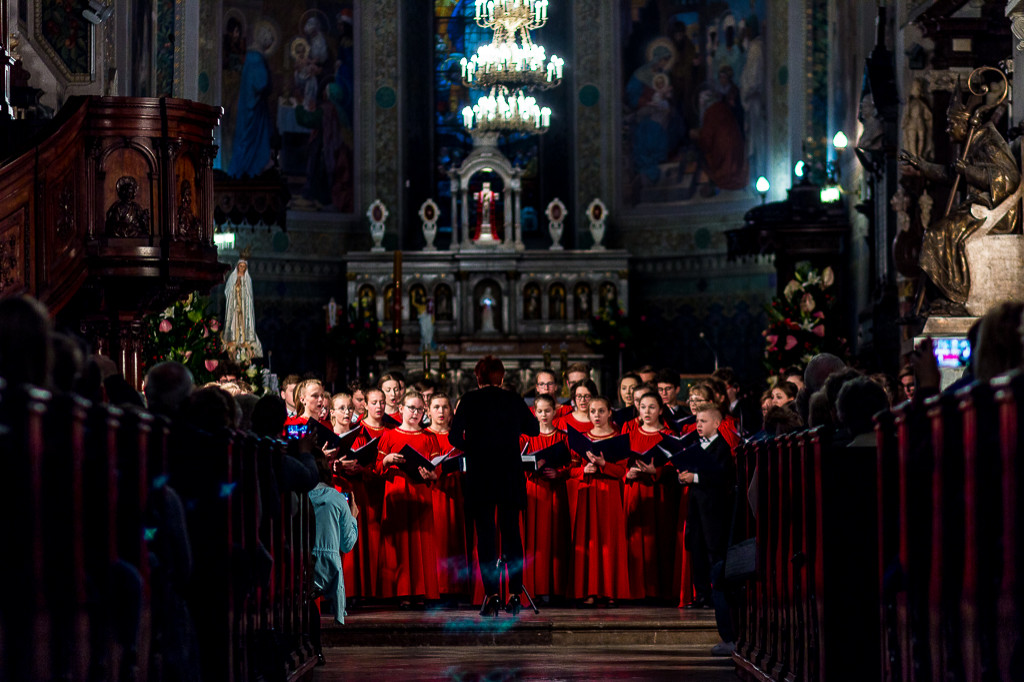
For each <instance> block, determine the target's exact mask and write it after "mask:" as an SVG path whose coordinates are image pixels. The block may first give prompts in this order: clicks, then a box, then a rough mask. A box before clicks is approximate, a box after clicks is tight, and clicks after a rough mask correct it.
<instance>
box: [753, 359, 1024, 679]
mask: <svg viewBox="0 0 1024 682" xmlns="http://www.w3.org/2000/svg"><path fill="white" fill-rule="evenodd" d="M1022 409H1024V374H1022V373H1020V372H1015V373H1011V374H1009V375H1006V376H1004V377H1000V378H998V379H996V380H994V381H993V382H991V383H990V384H986V383H976V384H974V385H972V386H971V387H969V388H968V389H964V390H963V391H961V392H959V393H957V394H956V395H939V396H936V397H934V398H931V399H929V400H928V401H926V402H925V403H924V404H923V405H914V404H911V403H906V404H903V405H901V406H899V407H897V408H896V409H895V410H894V411H893V412H892V413H882V414H880V415H878V416H877V417H876V432H875V436H876V438H875V446H874V447H871V448H868V447H861V448H851V447H836V446H834V445H833V444H832V443H831V442H830V441H829V438H828V437H827V434H826V433H825V432H824V431H822V430H812V431H806V432H802V433H798V434H792V435H788V436H782V437H778V438H775V439H772V440H769V441H763V442H759V443H752V444H745V445H743V446H741V447H740V448H739V449H738V451H737V457H738V460H737V464H738V467H737V470H738V473H739V476H740V483H741V484H742V485H743V486H744V489H746V485H747V484H749V482H750V480H751V478H752V476H753V471H754V467H755V466H756V467H757V472H758V473H757V477H758V490H759V498H758V509H757V517H756V521H754V519H753V517H750V518H748V519H747V520H746V522H745V524H746V525H745V526H744V525H742V524H743V523H744V522H742V521H741V526H740V530H741V531H742V530H746V531H747V534H748V535H749V536H753V535H756V537H757V544H758V559H759V573H758V576H757V577H756V578H755V579H753V580H751V581H749V582H748V584H747V585H746V589H745V590H744V597H745V598H744V600H743V605H742V608H741V610H740V620H739V629H740V639H739V642H738V644H737V650H736V654H735V656H734V659H735V661H736V663H737V666H738V669H739V671H740V675H741V677H743V678H745V679H750V680H778V681H782V680H793V681H797V680H809V681H822V682H829V681H831V680H885V681H886V682H920V681H923V680H965V681H973V680H1000V681H1003V680H1005V681H1010V680H1020V679H1024V660H1022V658H1024V650H1022V648H1021V641H1020V640H1021V632H1022V629H1021V625H1022V624H1021V617H1022V614H1024V608H1022V607H1024V603H1022V600H1024V595H1022V594H1021V583H1020V581H1019V579H1018V571H1019V568H1018V567H1019V566H1021V565H1024V564H1021V560H1022V559H1024V551H1022V549H1021V545H1022V543H1021V540H1020V538H1019V537H1018V535H1017V529H1018V528H1019V527H1020V521H1021V513H1022V509H1021V506H1020V505H1019V504H1018V502H1017V491H1018V490H1019V489H1020V485H1021V480H1020V477H1021V470H1022V467H1020V466H1019V465H1017V463H1016V459H1017V457H1019V456H1020V454H1021V453H1024V438H1022V433H1021V430H1020V429H1019V427H1018V424H1019V423H1020V418H1021V412H1022Z"/></svg>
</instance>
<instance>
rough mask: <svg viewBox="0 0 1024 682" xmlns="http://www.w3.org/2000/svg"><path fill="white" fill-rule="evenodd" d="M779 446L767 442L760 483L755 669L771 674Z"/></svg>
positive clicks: (775, 645) (775, 643)
mask: <svg viewBox="0 0 1024 682" xmlns="http://www.w3.org/2000/svg"><path fill="white" fill-rule="evenodd" d="M778 456H779V445H778V443H777V442H776V440H775V439H772V440H770V441H768V443H767V448H766V449H765V457H764V467H763V468H762V469H761V471H762V472H764V475H763V479H762V480H763V482H764V483H765V486H764V492H763V493H762V494H764V495H765V502H766V508H765V510H764V511H765V523H764V526H763V528H764V530H765V531H766V532H765V534H764V535H763V536H761V538H762V539H763V540H764V545H765V567H766V569H767V571H766V574H765V587H766V603H765V606H766V607H767V609H766V613H765V630H766V638H765V648H764V651H763V652H762V653H761V656H760V658H759V659H758V665H759V666H760V667H761V669H762V670H765V671H769V672H770V671H771V670H773V669H774V668H775V664H776V662H777V661H778V654H779V608H780V604H779V592H780V590H779V567H778V551H779V546H778V536H779V525H778V500H779V492H780V490H779V488H780V485H781V483H780V480H779V467H778Z"/></svg>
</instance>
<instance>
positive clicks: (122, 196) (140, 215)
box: [106, 175, 149, 237]
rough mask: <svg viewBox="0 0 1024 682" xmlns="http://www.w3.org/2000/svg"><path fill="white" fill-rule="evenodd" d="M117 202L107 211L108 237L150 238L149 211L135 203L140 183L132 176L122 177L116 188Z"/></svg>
mask: <svg viewBox="0 0 1024 682" xmlns="http://www.w3.org/2000/svg"><path fill="white" fill-rule="evenodd" d="M114 187H115V189H116V190H117V199H118V200H117V201H116V202H114V203H113V204H112V205H111V206H110V208H109V209H108V210H107V223H106V229H107V236H108V237H147V236H149V210H147V209H145V208H142V206H141V205H140V204H139V203H138V202H137V201H135V195H136V194H137V193H138V191H139V183H138V181H136V180H135V178H133V177H132V176H130V175H125V176H122V177H121V178H119V179H118V181H117V184H116V185H115V186H114Z"/></svg>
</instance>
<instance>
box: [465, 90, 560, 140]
mask: <svg viewBox="0 0 1024 682" xmlns="http://www.w3.org/2000/svg"><path fill="white" fill-rule="evenodd" d="M462 120H463V123H464V124H465V126H466V128H467V129H469V130H476V131H479V132H482V133H488V132H508V133H526V134H538V133H545V132H547V129H548V127H550V125H551V109H549V108H548V107H541V106H539V105H538V104H537V100H536V99H534V98H533V97H529V96H528V95H526V94H525V93H524V92H523V91H522V90H516V91H515V92H514V93H509V91H508V89H507V88H505V87H503V86H496V87H494V88H491V92H490V94H489V95H486V96H484V97H481V98H480V99H478V100H477V103H476V104H475V105H473V106H472V107H466V108H465V109H463V110H462Z"/></svg>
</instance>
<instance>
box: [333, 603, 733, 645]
mask: <svg viewBox="0 0 1024 682" xmlns="http://www.w3.org/2000/svg"><path fill="white" fill-rule="evenodd" d="M321 624H322V637H323V644H324V646H325V647H326V646H330V647H351V646H377V647H398V646H439V647H441V646H443V647H450V646H523V645H526V646H531V645H532V646H541V647H551V646H554V647H564V646H601V645H612V644H614V645H662V646H668V645H671V646H686V645H692V646H695V647H699V648H700V649H701V650H703V651H704V652H707V650H708V648H710V647H711V646H713V645H714V644H716V643H718V641H719V638H718V633H717V630H716V628H715V619H714V614H713V613H712V612H711V611H681V610H679V609H674V608H621V609H587V610H581V609H542V610H541V612H540V614H534V613H532V612H528V611H524V612H522V613H520V615H519V616H518V617H517V618H512V617H511V616H507V615H505V614H502V615H500V616H499V617H498V618H481V617H480V616H479V615H478V614H477V613H476V611H475V610H474V609H469V608H465V609H458V610H431V611H397V610H377V611H353V612H352V613H350V614H349V616H348V618H346V624H345V625H343V626H339V625H337V624H335V623H334V621H333V619H331V618H328V617H323V618H322V620H321Z"/></svg>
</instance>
